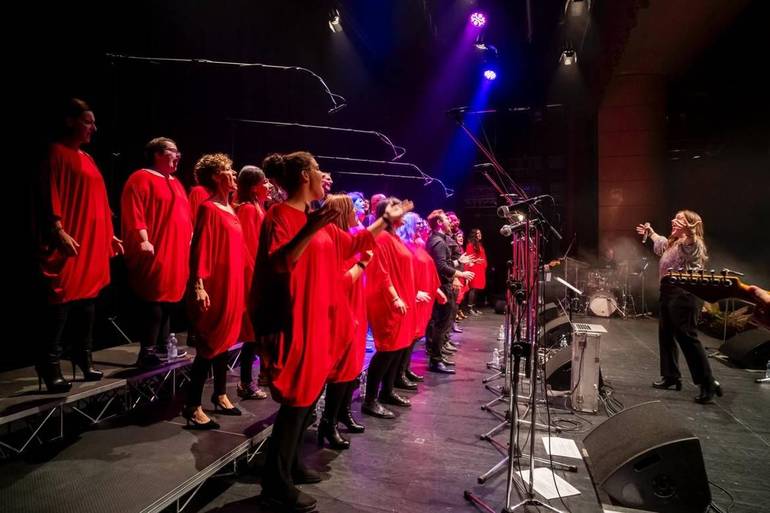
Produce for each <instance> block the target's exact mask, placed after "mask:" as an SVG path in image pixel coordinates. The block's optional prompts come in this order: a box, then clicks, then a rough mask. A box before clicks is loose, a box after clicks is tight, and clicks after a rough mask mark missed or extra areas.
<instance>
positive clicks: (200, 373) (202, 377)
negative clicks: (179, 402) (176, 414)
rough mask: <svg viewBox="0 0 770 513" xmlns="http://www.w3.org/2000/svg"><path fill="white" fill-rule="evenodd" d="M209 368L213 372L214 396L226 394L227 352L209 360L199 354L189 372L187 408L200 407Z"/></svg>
mask: <svg viewBox="0 0 770 513" xmlns="http://www.w3.org/2000/svg"><path fill="white" fill-rule="evenodd" d="M209 368H213V370H214V372H213V374H214V395H217V396H220V395H224V394H225V393H227V351H225V352H224V353H221V354H218V355H216V356H215V357H214V358H212V359H211V360H209V359H208V358H204V357H203V356H201V355H200V354H198V355H195V360H194V361H193V364H192V370H191V371H190V384H189V385H188V387H187V403H186V404H187V406H188V407H190V408H195V407H197V406H200V405H201V397H202V396H203V385H205V384H206V378H208V376H209Z"/></svg>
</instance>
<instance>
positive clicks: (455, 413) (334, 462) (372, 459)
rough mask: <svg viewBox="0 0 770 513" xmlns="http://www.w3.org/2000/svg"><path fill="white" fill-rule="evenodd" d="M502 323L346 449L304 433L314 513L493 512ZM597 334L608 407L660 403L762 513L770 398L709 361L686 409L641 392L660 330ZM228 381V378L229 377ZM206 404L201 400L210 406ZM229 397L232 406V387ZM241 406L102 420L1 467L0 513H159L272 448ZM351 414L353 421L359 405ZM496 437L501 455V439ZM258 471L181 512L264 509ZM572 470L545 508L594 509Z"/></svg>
mask: <svg viewBox="0 0 770 513" xmlns="http://www.w3.org/2000/svg"><path fill="white" fill-rule="evenodd" d="M597 321H598V320H597V319H590V322H597ZM501 322H502V317H501V316H499V315H495V314H492V313H486V314H485V315H484V316H482V317H480V318H475V319H473V320H468V321H466V322H465V323H464V328H465V332H464V333H463V334H456V335H454V338H455V340H457V341H459V342H460V343H461V348H460V352H459V353H458V355H457V358H456V360H457V370H458V373H457V374H456V375H454V376H441V375H435V374H429V373H426V382H425V383H424V384H423V385H421V388H420V392H419V393H417V394H410V395H411V397H412V403H413V407H412V408H411V409H410V410H404V409H399V410H398V413H399V417H398V418H397V419H396V420H391V421H388V420H380V419H373V418H371V417H362V418H363V421H364V423H365V424H366V426H367V431H366V433H364V434H362V435H352V438H353V447H352V448H351V450H348V451H342V452H335V451H331V450H329V449H318V448H317V447H316V446H315V444H314V443H313V442H314V441H313V436H314V435H315V430H313V429H311V430H310V431H309V432H308V438H307V444H306V445H305V447H304V451H305V454H306V455H307V459H308V461H309V462H310V464H311V465H312V466H313V467H315V468H317V469H318V470H320V471H321V472H322V474H323V476H324V481H323V482H322V483H320V484H318V485H313V486H306V487H305V488H306V490H307V491H308V492H309V493H310V494H312V495H313V496H315V497H317V498H318V499H319V510H320V511H322V512H334V513H347V512H364V511H367V512H368V511H371V512H378V511H396V512H410V513H411V512H423V511H446V512H453V511H457V512H472V511H476V508H474V506H472V505H471V504H470V503H468V502H467V501H466V500H465V499H464V497H463V492H464V491H465V490H470V491H472V492H473V493H475V494H477V495H478V496H480V497H481V498H483V499H484V500H486V501H487V502H488V503H489V504H490V505H491V506H492V508H493V509H494V510H495V511H500V510H501V508H502V506H503V500H504V497H503V495H504V490H505V477H504V474H500V475H498V476H497V477H495V478H493V479H490V480H489V481H487V483H486V484H485V485H478V484H477V483H476V478H477V477H478V476H479V475H480V474H482V473H483V472H485V471H486V470H488V469H489V468H490V467H492V466H493V465H494V464H496V463H497V462H498V461H499V460H500V455H499V453H498V451H497V450H495V449H494V448H493V447H492V446H491V445H490V444H489V443H488V442H485V441H481V440H479V437H478V435H479V434H481V433H483V432H486V431H488V430H489V429H491V428H492V427H493V426H494V425H495V424H497V423H498V421H497V419H496V418H494V417H493V416H492V415H491V414H489V413H488V412H484V411H481V410H480V406H481V405H482V404H484V403H486V402H488V401H489V400H491V399H492V398H493V396H492V394H491V393H490V392H489V391H487V390H485V389H484V388H483V386H482V384H481V379H482V378H484V377H486V376H488V375H490V374H491V371H489V370H487V369H486V367H485V362H487V361H489V359H490V355H491V351H492V348H493V347H495V345H496V344H497V343H498V342H497V340H496V338H497V330H498V327H499V325H500V323H501ZM600 322H601V323H602V324H605V326H606V327H607V328H608V330H609V333H607V334H604V335H603V336H602V339H601V357H602V371H603V375H604V378H605V380H606V381H608V382H609V383H610V384H611V385H612V386H613V387H614V389H615V397H616V398H617V399H619V400H620V401H622V403H623V404H624V405H625V406H626V407H629V406H632V405H635V404H639V403H642V402H647V401H650V400H656V399H657V400H661V401H663V402H664V404H665V405H666V406H667V407H668V408H669V409H670V410H671V411H672V412H673V413H674V414H675V415H676V416H677V417H678V418H679V420H680V422H682V423H683V424H684V425H685V426H686V427H687V428H688V429H690V430H691V431H692V432H693V433H694V434H695V435H697V436H698V437H699V439H700V442H701V445H702V447H703V455H704V460H705V463H706V470H707V472H708V475H709V479H710V480H711V481H712V482H713V483H715V484H716V485H719V486H721V487H723V488H725V489H727V490H729V491H730V492H731V493H732V495H733V496H734V497H735V500H736V503H735V505H734V506H733V507H732V508H731V510H730V511H731V512H732V513H757V512H760V511H763V510H764V511H767V509H766V508H767V506H766V505H767V504H770V486H768V484H767V483H768V482H769V481H770V463H769V462H770V408H768V407H769V406H770V387H768V386H767V385H758V384H755V383H754V378H755V377H756V376H757V374H754V373H749V372H747V371H745V370H741V369H736V368H730V367H728V366H726V365H724V364H722V363H721V362H719V361H715V360H712V365H713V368H714V372H715V375H716V376H717V377H718V379H719V380H720V381H721V383H722V386H723V388H724V390H725V395H724V397H722V398H720V399H717V401H716V404H713V405H705V406H702V405H698V404H696V403H694V402H693V401H692V397H693V396H694V395H695V394H696V389H695V387H694V386H692V385H691V384H686V385H685V388H684V390H683V391H682V392H674V391H659V390H654V389H652V388H651V387H650V382H651V381H652V380H653V379H656V378H657V375H658V371H657V367H658V360H657V322H656V321H655V320H628V321H624V320H615V319H611V320H601V321H600ZM704 340H705V341H706V345H707V346H708V347H710V348H716V347H718V346H719V342H720V341H716V340H713V339H708V338H705V337H704ZM424 367H425V358H424V352H423V351H422V347H420V348H419V349H418V350H417V351H416V353H415V365H414V368H415V370H417V371H418V372H420V373H424V371H425V368H424ZM231 378H232V379H233V380H235V378H236V376H235V373H233V376H231ZM232 385H233V386H234V383H233V384H232ZM207 392H208V390H207V391H206V392H204V396H203V397H204V398H206V397H208V395H209V394H208V393H207ZM231 397H233V398H234V397H235V394H234V389H232V390H231ZM240 406H241V407H242V408H245V409H246V410H248V411H247V414H246V415H245V416H244V417H241V418H227V417H222V416H218V417H217V420H218V421H220V422H221V423H222V429H221V430H219V431H217V432H207V433H201V432H194V431H188V430H185V429H183V421H182V419H180V418H179V417H178V412H179V408H180V405H179V404H178V402H175V403H168V402H167V403H165V404H160V405H158V406H156V407H152V408H145V409H143V410H139V411H137V412H134V413H133V414H132V415H130V416H128V417H125V418H121V419H114V420H112V421H107V422H103V423H101V424H99V425H98V427H92V428H90V429H87V430H84V431H82V432H81V434H80V435H78V436H77V437H74V438H73V437H69V438H65V439H64V440H63V441H61V442H57V443H55V444H54V446H53V447H44V448H43V449H36V450H34V451H31V452H30V453H28V454H25V455H23V456H22V457H19V458H16V459H14V460H12V461H9V462H6V463H2V464H0V469H1V470H2V471H1V472H0V511H3V512H9V513H11V512H21V511H25V512H29V511H46V512H54V511H105V512H113V511H114V512H129V511H157V510H158V509H160V507H162V506H163V505H165V504H170V503H171V502H170V501H169V500H168V498H169V497H171V496H175V495H177V493H176V492H178V491H179V487H180V486H184V487H186V489H190V490H191V489H192V488H193V486H194V485H195V484H196V483H198V482H199V481H202V478H203V477H208V476H202V475H201V471H202V470H204V469H208V470H209V471H211V472H212V473H213V471H214V469H216V468H217V467H219V466H221V465H218V462H224V461H229V460H230V459H232V455H233V454H235V453H239V452H243V451H245V450H246V448H247V446H249V445H251V446H253V444H254V443H256V442H258V441H259V440H260V439H261V438H263V437H264V436H267V434H268V433H269V428H268V426H269V424H270V422H271V420H272V418H271V417H272V415H273V414H274V412H275V411H276V409H277V407H276V405H275V403H273V402H272V401H270V400H267V401H248V402H245V403H241V404H240ZM354 406H355V408H356V409H358V406H359V403H358V401H356V402H355V405H354ZM204 407H205V404H204ZM498 409H500V408H498ZM540 411H541V412H542V410H540ZM357 416H358V417H360V414H357ZM552 418H561V419H567V420H568V421H572V423H570V422H563V423H562V426H565V427H566V426H567V425H570V424H573V425H575V426H576V428H575V430H573V431H566V432H564V433H562V434H561V435H559V436H563V437H566V438H573V439H575V440H576V441H578V442H579V441H581V440H582V439H583V437H584V436H585V434H586V433H587V432H588V431H590V430H591V429H593V428H594V427H595V426H597V425H599V424H600V423H601V422H603V421H604V420H605V419H606V418H607V417H606V414H604V412H603V411H602V413H600V414H599V415H589V414H580V416H576V415H570V414H557V413H556V412H552ZM540 420H541V421H544V420H545V416H544V415H541V416H540ZM543 434H544V432H538V433H537V437H538V443H537V444H536V453H537V454H538V455H539V456H544V455H545V454H544V451H543V446H542V443H541V442H540V441H539V437H540V436H542V435H543ZM525 436H526V435H525ZM628 436H629V437H631V436H633V433H629V435H628ZM496 439H497V440H499V441H500V442H501V443H505V442H506V434H505V432H503V433H500V434H498V435H497V436H496ZM556 459H557V460H560V461H565V462H570V463H574V462H575V461H578V460H568V459H565V458H556ZM255 463H256V464H255V465H254V466H253V467H252V468H250V469H247V470H246V471H243V472H240V473H239V474H237V475H235V476H229V477H227V476H225V477H217V478H215V479H213V480H210V481H208V482H207V483H206V484H205V485H204V486H203V488H202V489H201V491H200V492H199V493H198V495H197V496H196V497H195V498H194V499H193V501H192V502H191V504H190V506H189V507H188V508H187V509H186V510H185V511H201V512H203V511H205V512H222V513H239V512H247V511H248V512H254V511H264V510H260V507H259V505H258V502H257V500H256V496H257V495H258V494H259V492H260V486H259V457H257V458H256V459H255ZM223 464H224V463H223ZM577 465H578V472H577V473H564V472H558V474H559V475H560V476H561V477H563V478H564V479H565V480H567V481H568V482H569V483H570V484H572V485H573V486H575V487H576V488H577V489H578V490H580V492H581V494H580V495H578V496H573V497H569V498H565V499H564V504H562V503H561V502H560V501H559V500H558V499H556V500H552V501H550V504H551V505H553V506H554V507H556V508H558V509H560V510H562V511H565V512H566V511H567V510H569V511H570V512H572V513H588V512H600V511H602V506H601V505H600V503H599V499H598V497H597V494H596V492H595V491H594V488H593V485H592V482H591V478H590V477H589V474H588V472H587V469H586V467H585V464H584V463H583V462H582V461H579V462H578V463H577ZM514 495H515V494H514ZM712 495H713V497H714V500H715V501H716V502H717V503H718V504H719V505H721V506H723V507H726V506H727V505H728V504H729V503H730V500H729V499H728V498H727V496H725V495H724V494H723V493H722V492H721V491H720V490H719V489H718V488H716V487H712ZM513 502H514V503H516V502H518V501H517V500H514V501H513ZM763 505H765V506H763ZM520 511H521V510H520ZM525 511H527V510H525ZM528 511H535V509H534V508H532V509H529V510H528ZM541 511H545V510H541Z"/></svg>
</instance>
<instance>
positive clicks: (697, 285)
mask: <svg viewBox="0 0 770 513" xmlns="http://www.w3.org/2000/svg"><path fill="white" fill-rule="evenodd" d="M661 281H662V282H663V283H666V284H669V285H675V286H677V287H679V288H682V289H684V290H686V291H688V292H691V293H693V294H695V295H696V296H698V297H699V298H701V299H704V300H706V301H708V302H710V303H713V302H715V301H719V300H720V299H725V298H729V297H736V298H741V299H748V300H751V294H750V293H749V292H748V286H747V285H746V284H744V283H743V282H742V281H741V280H740V278H738V276H737V275H735V274H731V273H729V272H727V271H722V272H721V273H717V272H715V271H714V270H713V269H712V270H710V271H705V270H700V271H685V270H683V269H679V270H678V271H674V270H672V269H669V271H668V274H666V275H665V276H664V277H663V278H662V280H661Z"/></svg>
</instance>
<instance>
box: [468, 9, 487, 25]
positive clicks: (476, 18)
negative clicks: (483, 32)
mask: <svg viewBox="0 0 770 513" xmlns="http://www.w3.org/2000/svg"><path fill="white" fill-rule="evenodd" d="M470 22H471V25H473V26H474V27H476V28H481V27H483V26H484V25H486V24H487V17H486V16H485V15H484V13H483V12H478V11H476V12H474V13H473V14H471V17H470Z"/></svg>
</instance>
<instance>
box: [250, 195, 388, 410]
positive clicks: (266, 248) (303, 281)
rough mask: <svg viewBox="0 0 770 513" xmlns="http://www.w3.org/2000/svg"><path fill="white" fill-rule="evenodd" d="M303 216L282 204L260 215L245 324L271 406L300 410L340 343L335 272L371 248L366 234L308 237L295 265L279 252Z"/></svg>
mask: <svg viewBox="0 0 770 513" xmlns="http://www.w3.org/2000/svg"><path fill="white" fill-rule="evenodd" d="M306 220H307V216H306V215H305V213H304V212H302V211H299V210H297V209H295V208H293V207H291V206H289V205H287V204H286V203H280V204H277V205H274V206H272V207H271V208H270V210H268V212H267V214H266V215H265V221H264V223H263V224H262V233H261V235H260V241H259V249H258V254H257V264H256V267H255V269H254V281H253V286H252V292H251V304H252V306H251V308H250V310H251V319H252V321H253V322H254V329H255V331H256V333H257V336H258V337H259V338H260V341H261V342H262V345H263V348H264V355H265V364H266V367H267V370H268V375H269V377H270V381H271V382H270V390H271V392H272V394H273V398H274V399H275V400H276V401H278V402H280V403H282V404H285V405H287V406H295V407H305V406H309V405H311V404H313V402H314V401H315V400H316V399H317V398H318V396H319V395H320V394H321V390H322V389H323V386H324V384H325V383H326V381H327V378H328V377H329V372H330V370H331V367H332V365H333V363H334V361H335V356H336V355H337V354H339V352H340V344H344V343H345V342H346V340H345V338H344V334H340V333H338V332H337V330H338V328H337V327H336V326H335V316H336V315H337V313H336V312H337V309H338V308H348V306H347V300H346V298H345V295H344V290H343V279H342V273H341V269H342V266H343V261H344V259H345V258H349V257H351V256H352V255H354V254H355V253H358V252H361V251H363V250H366V249H369V248H371V247H373V246H374V239H373V238H372V236H371V234H370V233H369V232H368V231H365V232H360V233H358V234H356V235H355V236H351V235H350V234H348V233H345V232H343V231H342V230H340V229H339V228H338V227H337V226H335V225H327V226H326V227H324V228H323V229H321V230H319V231H318V232H316V233H315V234H314V235H313V237H312V238H311V239H310V242H309V244H308V245H307V247H306V248H305V250H304V251H303V252H302V255H300V257H299V259H298V260H297V261H296V262H290V261H289V258H288V255H287V253H286V252H284V251H283V250H282V248H283V246H285V245H286V244H287V243H288V242H290V241H291V240H292V239H293V238H294V236H295V235H297V232H299V231H300V229H301V228H302V227H303V226H304V225H305V223H306Z"/></svg>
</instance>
